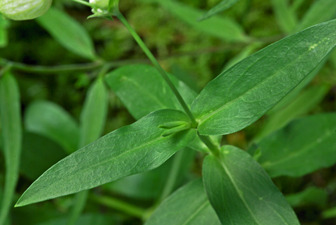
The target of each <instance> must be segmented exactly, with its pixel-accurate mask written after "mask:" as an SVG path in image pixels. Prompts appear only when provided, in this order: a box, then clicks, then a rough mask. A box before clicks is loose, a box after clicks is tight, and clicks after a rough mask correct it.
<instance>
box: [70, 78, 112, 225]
mask: <svg viewBox="0 0 336 225" xmlns="http://www.w3.org/2000/svg"><path fill="white" fill-rule="evenodd" d="M107 94H108V93H107V90H106V87H105V84H104V80H103V78H102V77H98V78H97V79H96V80H95V82H94V83H93V84H92V85H91V86H90V88H89V90H88V92H87V95H86V98H85V102H84V106H83V109H82V112H81V121H80V125H81V126H80V135H79V146H78V147H79V148H81V147H84V146H85V145H87V144H89V143H91V142H93V141H95V140H97V139H98V138H99V137H100V136H101V135H102V132H103V129H104V126H105V122H106V116H107V109H108V96H107ZM87 197H88V191H87V190H85V191H81V192H79V193H77V194H76V196H75V198H74V205H73V207H72V211H71V214H70V218H69V221H68V223H67V225H74V224H76V221H77V220H78V218H79V216H80V214H81V212H82V211H83V209H84V207H85V205H86V201H87Z"/></svg>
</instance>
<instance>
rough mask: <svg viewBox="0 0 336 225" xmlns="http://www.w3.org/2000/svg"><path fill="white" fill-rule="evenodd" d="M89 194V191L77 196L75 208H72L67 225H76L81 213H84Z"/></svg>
mask: <svg viewBox="0 0 336 225" xmlns="http://www.w3.org/2000/svg"><path fill="white" fill-rule="evenodd" d="M88 194H89V190H84V191H81V192H79V193H77V194H76V197H75V199H74V203H75V204H74V206H73V208H72V211H71V214H70V218H69V220H68V223H67V225H73V224H76V222H77V220H78V218H79V216H80V214H81V212H82V211H83V209H84V207H85V205H86V200H87V197H88Z"/></svg>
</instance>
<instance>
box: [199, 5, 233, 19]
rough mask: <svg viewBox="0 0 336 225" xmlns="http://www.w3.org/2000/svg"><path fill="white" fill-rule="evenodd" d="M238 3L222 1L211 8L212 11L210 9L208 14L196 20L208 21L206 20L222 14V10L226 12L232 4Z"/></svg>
mask: <svg viewBox="0 0 336 225" xmlns="http://www.w3.org/2000/svg"><path fill="white" fill-rule="evenodd" d="M238 1H239V0H223V1H221V2H220V3H218V4H217V5H216V6H215V7H213V8H212V9H210V10H209V11H208V12H206V13H205V14H204V15H203V16H201V17H200V18H199V19H198V20H199V21H202V20H205V19H208V18H210V17H212V16H214V15H216V14H217V13H220V12H222V11H224V10H227V9H229V8H230V7H231V6H233V5H234V4H236V3H237V2H238Z"/></svg>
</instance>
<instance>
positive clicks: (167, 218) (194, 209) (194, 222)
mask: <svg viewBox="0 0 336 225" xmlns="http://www.w3.org/2000/svg"><path fill="white" fill-rule="evenodd" d="M172 215H173V216H172ZM157 224H160V225H171V224H174V225H182V224H183V225H203V224H207V225H220V224H221V223H220V221H219V219H218V217H217V215H216V213H215V211H214V210H213V208H212V207H211V205H210V202H209V200H208V198H207V196H206V194H205V191H204V188H203V184H202V180H201V179H197V180H194V181H192V182H190V183H188V184H187V185H185V186H183V187H182V188H180V189H179V190H177V191H176V192H175V193H173V194H172V195H171V196H169V197H168V198H167V199H166V200H165V201H164V202H163V203H162V204H161V205H160V206H159V207H158V208H157V209H156V210H155V211H154V213H153V214H152V216H151V217H150V218H149V219H148V221H146V223H145V225H157Z"/></svg>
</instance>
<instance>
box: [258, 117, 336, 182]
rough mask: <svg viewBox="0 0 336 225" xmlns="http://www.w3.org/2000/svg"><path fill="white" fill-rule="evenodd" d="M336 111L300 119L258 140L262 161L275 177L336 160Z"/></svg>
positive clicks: (318, 166)
mask: <svg viewBox="0 0 336 225" xmlns="http://www.w3.org/2000/svg"><path fill="white" fill-rule="evenodd" d="M335 130H336V114H335V113H329V114H319V115H314V116H309V117H305V118H302V119H298V120H295V121H293V122H292V123H290V124H289V125H288V126H286V127H285V128H283V129H281V130H278V131H276V132H274V133H273V134H271V135H269V136H267V137H266V138H264V139H263V140H261V141H260V142H259V143H258V147H259V148H260V149H261V156H260V157H259V159H258V162H259V163H260V164H261V165H262V166H263V167H264V169H265V170H266V171H267V173H268V174H269V175H270V176H271V177H277V176H282V175H286V176H292V177H298V176H303V175H305V174H308V173H311V172H313V171H314V170H317V169H320V168H324V167H328V166H331V165H333V164H335V163H336V154H335V151H336V142H335Z"/></svg>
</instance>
